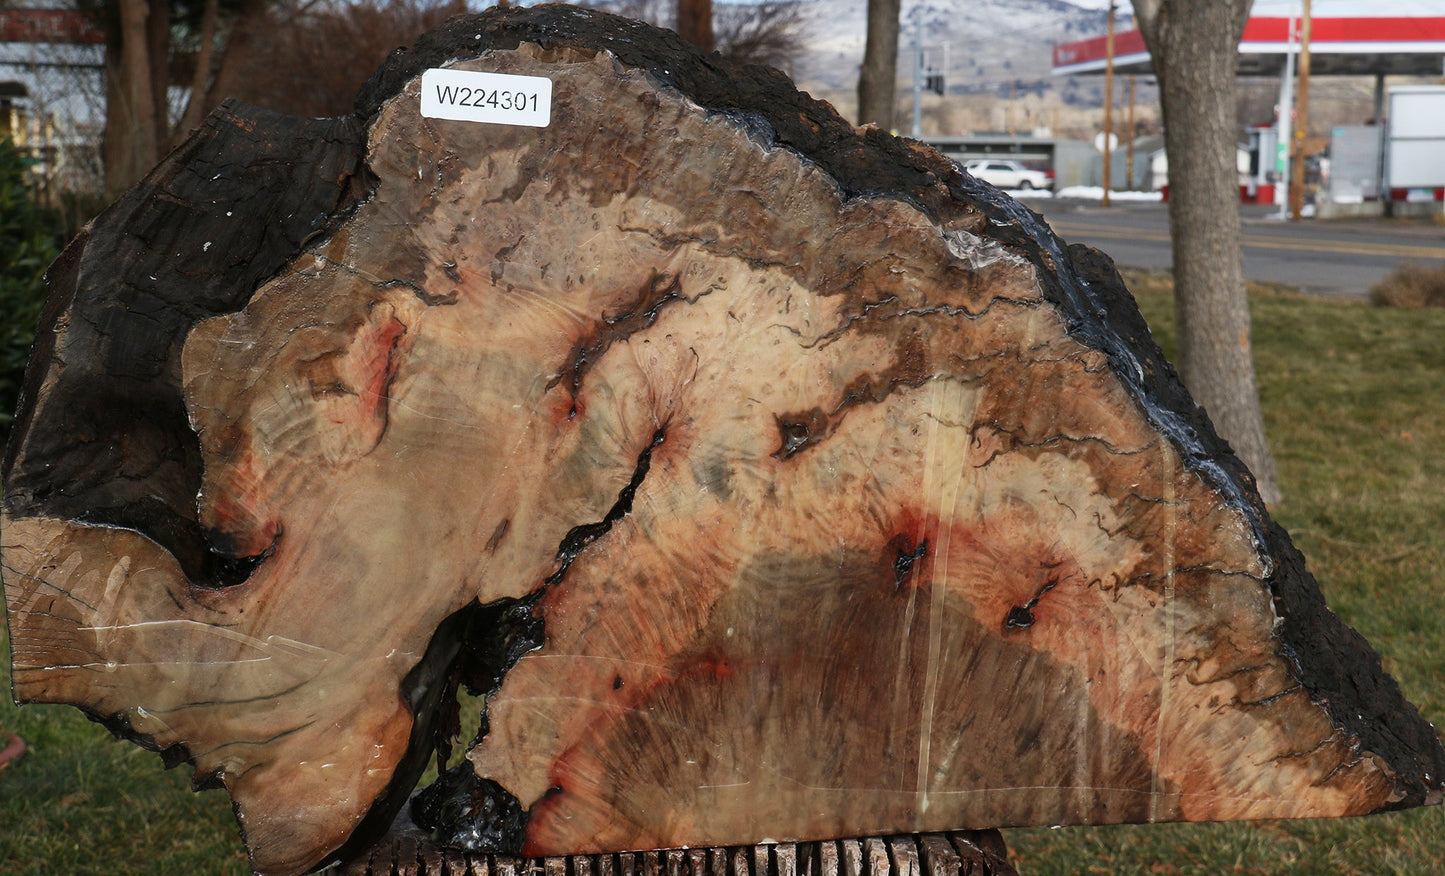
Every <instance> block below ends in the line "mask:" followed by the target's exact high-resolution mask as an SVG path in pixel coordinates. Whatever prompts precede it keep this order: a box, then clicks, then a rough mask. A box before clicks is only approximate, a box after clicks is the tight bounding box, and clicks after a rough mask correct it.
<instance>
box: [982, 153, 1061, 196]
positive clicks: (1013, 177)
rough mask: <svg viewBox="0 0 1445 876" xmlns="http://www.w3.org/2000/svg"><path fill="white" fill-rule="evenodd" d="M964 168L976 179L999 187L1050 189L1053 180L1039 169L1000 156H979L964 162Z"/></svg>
mask: <svg viewBox="0 0 1445 876" xmlns="http://www.w3.org/2000/svg"><path fill="white" fill-rule="evenodd" d="M963 167H964V169H965V170H967V171H968V172H969V173H970V174H972V175H973V176H974V178H976V179H981V180H983V181H984V182H986V183H991V184H993V185H996V186H998V187H999V188H1001V189H1024V190H1026V191H1027V190H1028V189H1051V188H1053V187H1054V181H1053V180H1052V179H1050V178H1049V175H1048V174H1047V173H1044V172H1043V171H1041V170H1029V169H1028V168H1027V167H1024V166H1023V165H1022V164H1019V163H1018V162H1017V161H1009V160H1006V159H1001V158H979V159H975V160H973V161H970V162H968V163H967V164H965V165H964V166H963Z"/></svg>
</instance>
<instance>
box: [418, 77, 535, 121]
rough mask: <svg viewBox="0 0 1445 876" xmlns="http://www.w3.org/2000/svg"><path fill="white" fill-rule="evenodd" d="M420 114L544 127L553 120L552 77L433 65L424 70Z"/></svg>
mask: <svg viewBox="0 0 1445 876" xmlns="http://www.w3.org/2000/svg"><path fill="white" fill-rule="evenodd" d="M421 114H422V115H423V116H426V117H427V118H429V119H455V120H456V121H459V122H486V123H488V124H493V125H526V126H528V127H532V128H545V127H547V125H548V123H549V122H551V121H552V80H550V79H548V78H547V77H545V76H514V75H512V74H510V73H480V72H477V71H475V70H450V69H442V68H434V69H431V70H428V71H426V72H425V73H423V74H421Z"/></svg>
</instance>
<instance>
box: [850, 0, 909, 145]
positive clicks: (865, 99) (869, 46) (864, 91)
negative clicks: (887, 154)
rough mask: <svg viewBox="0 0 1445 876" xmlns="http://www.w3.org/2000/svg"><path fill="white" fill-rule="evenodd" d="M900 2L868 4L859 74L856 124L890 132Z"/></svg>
mask: <svg viewBox="0 0 1445 876" xmlns="http://www.w3.org/2000/svg"><path fill="white" fill-rule="evenodd" d="M902 2H903V0H868V38H867V42H866V43H864V47H863V66H862V68H861V69H859V71H858V124H860V125H877V126H878V127H880V128H882V129H883V130H885V131H891V130H892V129H893V105H894V101H895V100H896V98H897V94H896V89H897V81H898V16H899V13H900V11H901V7H902Z"/></svg>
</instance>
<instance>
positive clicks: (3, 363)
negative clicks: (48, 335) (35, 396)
mask: <svg viewBox="0 0 1445 876" xmlns="http://www.w3.org/2000/svg"><path fill="white" fill-rule="evenodd" d="M29 178H30V172H29V170H28V169H27V166H26V160H25V156H24V155H23V153H21V151H20V150H19V149H16V148H15V145H14V144H13V143H11V142H9V141H8V140H5V141H0V445H3V443H4V442H5V441H6V440H8V439H9V437H10V424H11V422H13V420H14V417H15V402H16V400H17V397H18V395H19V393H20V382H21V380H22V378H23V377H24V374H25V362H26V360H27V359H28V358H29V357H30V342H31V341H32V340H33V339H34V336H35V323H36V321H37V320H38V319H39V318H40V310H41V308H42V307H43V306H44V304H45V280H44V277H45V269H46V268H47V267H49V266H50V263H51V262H52V261H54V260H55V257H56V255H58V254H59V252H60V240H61V233H62V231H61V223H60V217H59V216H58V214H56V213H55V212H54V211H53V210H47V209H45V208H43V207H41V206H40V205H39V204H37V203H36V202H35V197H34V193H33V192H32V190H31V188H30V179H29Z"/></svg>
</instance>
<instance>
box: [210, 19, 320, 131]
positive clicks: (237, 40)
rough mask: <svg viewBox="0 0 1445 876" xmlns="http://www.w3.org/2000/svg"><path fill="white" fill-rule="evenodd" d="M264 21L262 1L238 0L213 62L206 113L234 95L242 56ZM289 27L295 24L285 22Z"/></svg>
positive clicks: (241, 65) (253, 42)
mask: <svg viewBox="0 0 1445 876" xmlns="http://www.w3.org/2000/svg"><path fill="white" fill-rule="evenodd" d="M266 24H267V6H266V0H242V2H241V8H240V11H239V12H237V14H236V19H235V21H234V22H233V23H232V25H231V29H230V33H229V34H228V35H227V36H226V41H225V46H224V48H222V49H221V59H220V61H219V62H218V63H217V64H216V75H215V76H214V77H212V78H211V81H210V86H209V87H208V88H207V89H206V93H205V100H204V102H203V108H204V110H205V111H206V112H210V111H211V110H212V109H214V108H215V107H218V106H220V105H221V103H222V102H223V101H225V100H227V99H229V98H233V97H235V96H236V90H237V87H236V86H237V82H238V80H239V79H240V78H241V76H242V73H241V71H242V70H243V69H244V67H245V58H246V55H247V53H248V52H249V51H250V50H251V46H252V45H254V44H255V41H256V39H257V37H258V36H259V35H260V34H261V32H262V31H263V29H264V27H265V25H266ZM288 24H290V25H291V26H297V25H295V24H294V22H293V23H288Z"/></svg>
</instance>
